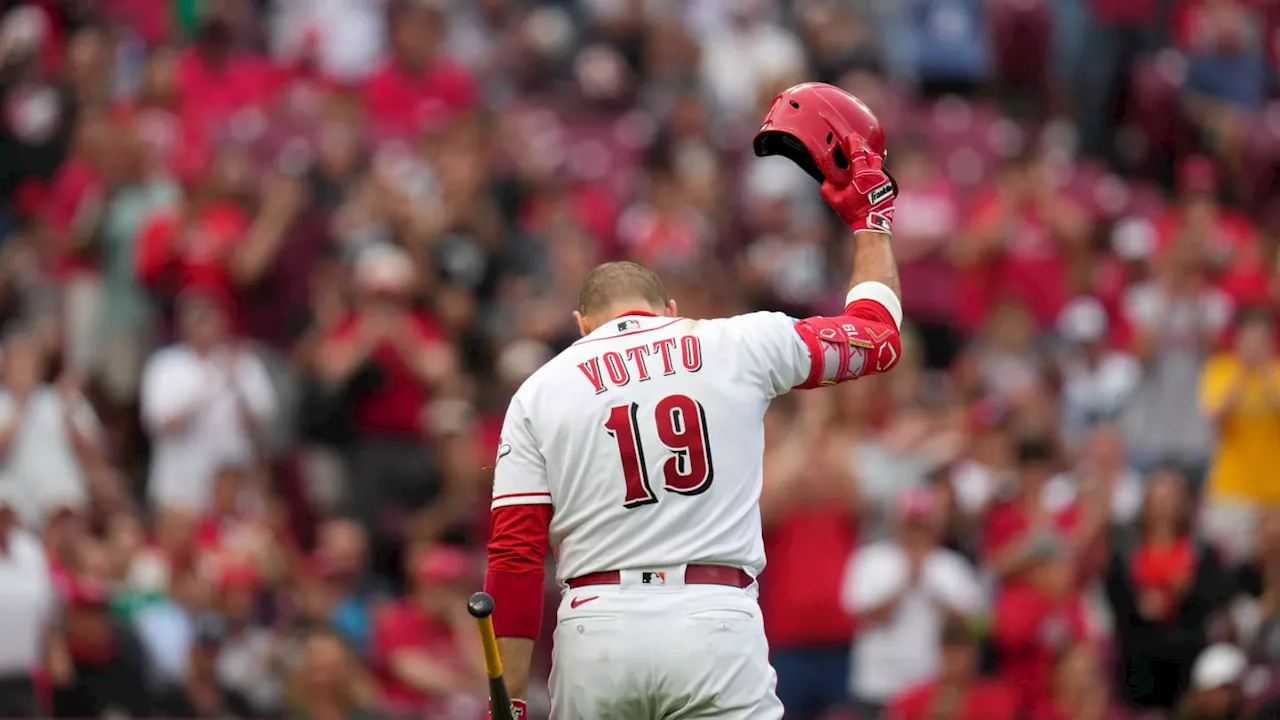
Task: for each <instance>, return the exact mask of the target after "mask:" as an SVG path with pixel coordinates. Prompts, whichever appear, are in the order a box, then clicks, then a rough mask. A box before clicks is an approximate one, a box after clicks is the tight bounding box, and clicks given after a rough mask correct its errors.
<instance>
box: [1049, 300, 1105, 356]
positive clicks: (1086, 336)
mask: <svg viewBox="0 0 1280 720" xmlns="http://www.w3.org/2000/svg"><path fill="white" fill-rule="evenodd" d="M1058 334H1059V335H1061V336H1062V339H1063V340H1066V341H1067V342H1069V343H1072V344H1073V345H1074V344H1080V343H1092V342H1097V341H1099V340H1101V339H1102V338H1103V337H1104V336H1106V334H1107V311H1106V310H1105V309H1104V308H1103V307H1102V303H1100V302H1098V299H1097V298H1093V297H1089V296H1087V295H1085V296H1080V297H1077V298H1075V299H1073V300H1072V301H1071V302H1069V303H1067V306H1066V307H1065V308H1063V309H1062V312H1061V313H1060V314H1059V315H1058Z"/></svg>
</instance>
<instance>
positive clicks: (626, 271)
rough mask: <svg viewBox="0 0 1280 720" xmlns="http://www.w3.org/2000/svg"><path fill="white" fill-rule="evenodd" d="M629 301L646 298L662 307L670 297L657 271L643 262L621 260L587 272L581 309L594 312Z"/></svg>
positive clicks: (646, 300) (580, 302)
mask: <svg viewBox="0 0 1280 720" xmlns="http://www.w3.org/2000/svg"><path fill="white" fill-rule="evenodd" d="M625 300H642V301H644V302H646V303H648V304H649V305H651V306H652V307H655V308H662V307H665V306H666V304H667V302H668V297H667V291H666V289H665V288H663V287H662V281H661V280H659V279H658V276H657V274H656V273H654V272H653V271H652V270H650V269H649V268H647V267H645V266H643V265H641V264H639V263H634V262H630V261H627V260H619V261H616V262H607V263H604V264H603V265H597V266H596V267H595V268H593V269H592V270H591V272H589V273H587V277H586V279H585V280H583V281H582V290H581V291H580V292H579V293H578V312H580V313H582V314H583V315H591V314H594V313H597V312H599V311H601V310H604V309H606V308H608V307H609V306H610V305H613V304H614V303H617V302H619V301H625Z"/></svg>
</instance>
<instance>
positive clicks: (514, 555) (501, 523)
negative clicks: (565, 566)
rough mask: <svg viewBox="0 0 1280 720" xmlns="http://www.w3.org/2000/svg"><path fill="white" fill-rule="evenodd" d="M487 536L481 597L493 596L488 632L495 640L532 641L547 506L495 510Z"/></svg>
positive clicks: (542, 576)
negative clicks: (486, 553)
mask: <svg viewBox="0 0 1280 720" xmlns="http://www.w3.org/2000/svg"><path fill="white" fill-rule="evenodd" d="M492 517H493V532H492V533H491V534H490V536H489V571H488V573H487V574H486V575H485V581H484V588H485V592H487V593H489V594H490V595H492V596H493V602H494V606H495V607H496V608H497V609H496V610H494V612H493V631H494V633H495V634H496V635H497V636H498V637H522V638H529V639H530V640H536V639H538V634H539V631H540V630H541V629H542V600H543V584H544V582H545V581H546V557H547V547H548V545H549V544H550V541H549V539H548V530H547V528H548V526H549V525H550V524H551V506H550V505H547V504H538V505H510V506H507V507H500V508H495V509H494V511H493V514H492Z"/></svg>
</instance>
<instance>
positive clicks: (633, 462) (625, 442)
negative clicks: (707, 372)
mask: <svg viewBox="0 0 1280 720" xmlns="http://www.w3.org/2000/svg"><path fill="white" fill-rule="evenodd" d="M639 415H640V406H639V405H638V404H636V403H630V404H627V405H615V406H614V407H613V408H612V409H610V411H609V419H608V420H606V421H605V423H604V428H605V430H606V431H607V432H608V433H609V435H610V436H611V437H612V438H613V439H614V440H615V441H616V442H617V443H618V456H619V459H620V460H621V462H622V476H623V479H624V480H625V481H626V497H625V498H624V500H623V503H622V504H623V506H625V507H627V508H637V507H640V506H641V505H648V504H650V503H656V502H658V496H657V495H656V494H654V492H653V486H652V485H650V484H649V471H648V466H647V465H646V464H645V460H644V444H643V443H642V442H641V441H640V431H639V425H638V422H639V419H638V418H639ZM653 419H654V422H655V424H656V428H657V431H658V439H659V440H660V441H661V442H662V444H663V445H664V446H666V448H667V450H668V451H669V452H670V453H671V457H668V458H667V459H666V460H664V461H663V463H662V480H663V488H665V489H666V490H667V491H669V492H673V493H680V494H681V495H698V494H700V493H703V492H706V490H707V488H709V487H711V480H712V479H713V477H714V476H715V471H714V469H713V468H712V466H711V444H710V438H709V437H708V435H707V414H706V411H704V410H703V408H702V404H701V403H699V402H698V401H696V400H694V399H693V398H691V397H689V396H687V395H668V396H667V397H665V398H663V399H661V400H659V401H658V404H657V406H656V407H655V408H654V411H653Z"/></svg>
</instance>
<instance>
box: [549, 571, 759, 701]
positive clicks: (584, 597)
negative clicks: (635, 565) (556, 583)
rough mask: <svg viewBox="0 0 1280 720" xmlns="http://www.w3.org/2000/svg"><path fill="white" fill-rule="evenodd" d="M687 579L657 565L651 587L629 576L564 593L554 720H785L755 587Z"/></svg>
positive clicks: (553, 675) (557, 634) (638, 573)
mask: <svg viewBox="0 0 1280 720" xmlns="http://www.w3.org/2000/svg"><path fill="white" fill-rule="evenodd" d="M683 572H684V569H683V567H676V568H652V569H649V570H647V571H645V573H647V575H648V580H649V582H648V583H645V582H643V579H642V575H644V574H645V573H642V571H639V570H634V571H631V570H624V571H622V573H621V580H622V582H621V584H619V585H587V586H583V587H579V588H574V589H570V590H568V591H567V592H566V593H565V594H564V596H563V597H562V599H561V601H560V609H559V615H558V623H557V625H556V631H555V646H554V651H553V665H552V670H551V687H550V690H551V720H685V719H686V718H717V719H722V720H778V719H779V718H781V717H782V703H781V702H780V701H779V700H778V696H777V694H776V692H775V688H776V686H777V680H778V678H777V675H776V674H775V673H774V671H773V668H772V667H771V666H770V665H769V645H768V641H767V640H766V639H765V635H764V624H763V622H762V621H761V616H760V606H759V604H758V603H757V602H756V600H755V597H754V595H755V592H754V591H755V588H748V589H745V590H743V589H739V588H734V587H726V586H721V585H685V584H684V580H683V578H684V575H683ZM657 573H660V575H659V574H657ZM658 577H661V578H662V582H661V583H660V584H658V583H656V582H655V578H658ZM575 605H576V607H575Z"/></svg>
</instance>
